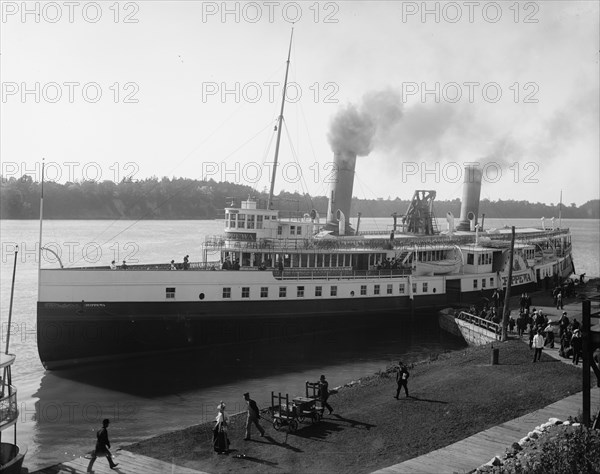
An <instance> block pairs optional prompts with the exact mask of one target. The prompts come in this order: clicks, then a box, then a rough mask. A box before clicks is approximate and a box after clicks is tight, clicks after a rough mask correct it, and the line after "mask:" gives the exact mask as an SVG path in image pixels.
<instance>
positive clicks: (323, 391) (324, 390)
mask: <svg viewBox="0 0 600 474" xmlns="http://www.w3.org/2000/svg"><path fill="white" fill-rule="evenodd" d="M319 398H320V399H321V405H323V408H327V409H328V410H329V414H330V415H331V414H332V413H333V408H332V407H331V405H330V404H329V403H327V399H328V398H329V382H327V380H325V376H324V375H321V378H320V379H319Z"/></svg>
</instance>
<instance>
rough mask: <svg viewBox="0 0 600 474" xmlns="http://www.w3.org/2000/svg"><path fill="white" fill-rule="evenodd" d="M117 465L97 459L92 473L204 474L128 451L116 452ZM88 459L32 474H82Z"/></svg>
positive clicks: (62, 464) (75, 460)
mask: <svg viewBox="0 0 600 474" xmlns="http://www.w3.org/2000/svg"><path fill="white" fill-rule="evenodd" d="M113 459H114V461H115V462H116V463H118V464H119V465H118V466H117V467H116V468H115V469H110V468H109V467H108V462H107V461H106V458H102V457H99V458H98V459H96V462H95V463H94V467H93V471H92V472H94V473H96V474H109V473H111V474H113V473H115V472H116V473H121V474H124V473H136V474H137V473H144V474H206V473H203V472H202V471H196V470H195V469H190V468H187V467H182V466H178V465H176V464H172V463H166V462H164V461H159V460H158V459H154V458H149V457H147V456H141V455H139V454H133V453H130V452H129V451H123V450H120V451H117V452H116V453H115V457H114V458H113ZM89 463H90V459H89V458H84V457H80V458H77V459H74V460H73V461H69V462H65V463H61V464H56V465H54V466H50V467H47V468H44V469H41V470H39V471H35V472H33V473H32V474H80V473H81V474H83V473H86V472H87V467H88V464H89Z"/></svg>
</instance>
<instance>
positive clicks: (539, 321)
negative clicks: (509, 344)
mask: <svg viewBox="0 0 600 474" xmlns="http://www.w3.org/2000/svg"><path fill="white" fill-rule="evenodd" d="M527 326H529V347H530V348H533V349H534V350H535V351H534V355H533V362H536V360H539V359H540V357H541V352H542V349H543V348H544V347H546V346H549V347H550V348H551V349H553V348H554V342H555V334H554V329H555V326H558V329H559V341H560V349H559V351H558V354H559V355H560V356H561V357H564V358H572V360H573V364H575V365H577V364H578V363H579V360H580V359H581V358H582V348H583V343H582V338H581V327H580V323H579V321H577V320H576V319H573V320H572V321H569V318H568V316H567V312H566V311H563V313H562V315H561V318H560V319H559V320H558V321H557V322H554V321H552V319H550V318H548V316H547V315H545V314H544V312H543V311H542V310H536V309H535V308H533V311H532V313H531V315H529V314H527V313H521V315H520V316H519V319H518V321H517V328H518V334H519V337H522V336H523V335H524V333H525V328H527Z"/></svg>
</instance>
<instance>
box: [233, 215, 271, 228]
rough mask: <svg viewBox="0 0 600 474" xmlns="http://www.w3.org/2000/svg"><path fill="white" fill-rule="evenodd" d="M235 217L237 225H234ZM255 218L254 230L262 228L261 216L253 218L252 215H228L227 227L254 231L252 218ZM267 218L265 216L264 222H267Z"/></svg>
mask: <svg viewBox="0 0 600 474" xmlns="http://www.w3.org/2000/svg"><path fill="white" fill-rule="evenodd" d="M236 216H237V224H236ZM255 217H256V228H257V229H262V228H263V216H255V215H254V214H248V215H246V214H229V227H232V228H235V227H236V226H237V228H238V229H244V228H245V229H254V218H255ZM268 219H269V216H265V220H268Z"/></svg>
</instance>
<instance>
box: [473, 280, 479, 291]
mask: <svg viewBox="0 0 600 474" xmlns="http://www.w3.org/2000/svg"><path fill="white" fill-rule="evenodd" d="M477 281H478V280H473V289H474V290H476V289H477Z"/></svg>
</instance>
